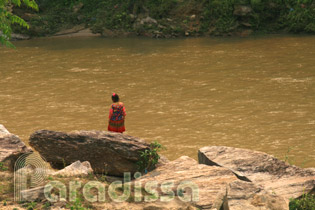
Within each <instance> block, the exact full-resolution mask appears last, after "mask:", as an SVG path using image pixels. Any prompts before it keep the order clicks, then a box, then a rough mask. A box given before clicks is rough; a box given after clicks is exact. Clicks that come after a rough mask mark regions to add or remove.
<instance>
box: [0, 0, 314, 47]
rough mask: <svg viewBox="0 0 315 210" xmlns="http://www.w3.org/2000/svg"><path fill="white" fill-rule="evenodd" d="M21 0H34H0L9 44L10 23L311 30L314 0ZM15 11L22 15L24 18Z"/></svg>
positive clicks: (149, 30) (151, 30)
mask: <svg viewBox="0 0 315 210" xmlns="http://www.w3.org/2000/svg"><path fill="white" fill-rule="evenodd" d="M20 1H22V2H24V4H26V5H28V4H27V2H35V0H0V17H1V18H2V19H3V18H4V17H5V19H6V21H4V22H3V21H2V20H1V22H3V23H4V24H1V26H0V29H1V31H3V30H6V33H5V35H2V36H1V37H2V43H3V44H6V45H10V43H9V42H8V40H9V38H10V36H9V35H10V34H11V31H12V30H11V26H10V24H13V23H18V24H20V25H22V26H24V27H21V26H20V25H17V24H13V25H12V28H13V31H14V32H16V33H22V34H28V35H30V36H46V35H52V34H55V33H56V32H58V31H61V30H64V29H70V28H73V27H74V26H80V27H81V28H82V27H83V28H84V27H88V28H91V29H92V31H93V32H95V33H101V34H105V35H106V34H113V35H118V36H119V35H121V34H125V33H126V34H128V33H132V34H135V35H146V36H152V37H177V36H184V35H197V36H198V35H202V34H210V35H233V34H235V33H238V32H242V31H246V30H250V31H253V32H257V33H261V32H263V33H274V32H292V33H300V32H303V33H315V22H314V19H315V2H314V1H313V0H202V1H200V0H184V1H180V0H54V1H51V0H37V3H38V5H39V12H38V13H35V14H34V11H32V10H30V9H28V8H27V7H25V6H24V7H22V6H21V7H19V6H18V5H19V4H18V2H20ZM3 5H5V6H3ZM9 5H16V6H13V7H12V12H11V13H10V12H9V13H10V14H12V15H11V16H14V18H13V17H12V18H11V19H10V18H9V16H10V15H9V16H8V17H6V16H5V15H4V14H7V13H4V12H3V11H6V12H8V11H11V10H8V6H9ZM30 6H31V7H33V8H36V9H37V7H36V6H35V5H33V4H31V5H30ZM238 6H245V7H247V8H249V12H248V13H246V14H245V15H237V14H235V10H236V8H237V7H238ZM3 8H4V9H3ZM10 8H11V7H10ZM13 13H14V15H13ZM11 16H10V17H11ZM19 16H20V17H23V18H24V17H25V20H26V22H25V21H23V19H19V18H17V17H19ZM146 17H151V18H153V19H154V20H155V21H156V22H155V23H152V22H151V23H146V24H143V22H141V20H143V19H145V18H146ZM28 24H29V25H30V27H29V30H27V28H28ZM8 26H9V27H8ZM4 28H7V29H8V30H7V29H4ZM3 40H6V41H3Z"/></svg>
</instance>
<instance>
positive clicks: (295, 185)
mask: <svg viewBox="0 0 315 210" xmlns="http://www.w3.org/2000/svg"><path fill="white" fill-rule="evenodd" d="M198 159H199V163H202V164H206V165H210V166H221V167H223V168H226V169H230V170H231V171H233V172H234V173H235V174H236V175H237V176H238V177H240V178H241V179H243V180H249V181H251V182H253V183H255V184H257V185H261V186H263V187H264V189H265V190H267V192H269V193H271V194H276V195H280V196H282V197H284V198H285V199H286V201H287V202H289V199H290V198H298V197H300V196H301V195H302V194H303V193H308V192H311V191H313V190H315V170H314V169H302V168H299V167H296V166H291V165H289V164H287V163H286V162H284V161H281V160H279V159H277V158H275V157H273V156H271V155H268V154H266V153H263V152H258V151H252V150H247V149H239V148H232V147H224V146H212V147H203V148H201V149H199V152H198Z"/></svg>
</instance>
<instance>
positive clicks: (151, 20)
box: [140, 16, 157, 25]
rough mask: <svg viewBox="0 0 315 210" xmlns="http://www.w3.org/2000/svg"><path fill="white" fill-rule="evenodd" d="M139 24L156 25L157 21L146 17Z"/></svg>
mask: <svg viewBox="0 0 315 210" xmlns="http://www.w3.org/2000/svg"><path fill="white" fill-rule="evenodd" d="M140 24H141V25H143V24H157V21H156V20H155V19H153V18H151V17H149V16H148V17H146V18H143V19H141V20H140Z"/></svg>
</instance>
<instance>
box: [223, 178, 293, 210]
mask: <svg viewBox="0 0 315 210" xmlns="http://www.w3.org/2000/svg"><path fill="white" fill-rule="evenodd" d="M227 206H228V208H227V209H229V210H244V209H250V210H286V209H287V210H289V205H288V204H287V202H286V200H285V199H284V198H283V197H281V196H277V195H274V194H270V193H268V192H266V191H265V190H264V189H263V188H262V187H260V186H256V185H255V184H254V183H252V182H244V181H241V180H238V181H234V182H231V183H229V185H228V188H227Z"/></svg>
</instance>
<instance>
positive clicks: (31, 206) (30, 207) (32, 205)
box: [23, 201, 37, 210]
mask: <svg viewBox="0 0 315 210" xmlns="http://www.w3.org/2000/svg"><path fill="white" fill-rule="evenodd" d="M36 205H37V203H36V202H33V201H32V202H29V203H25V204H24V205H23V207H25V208H26V209H27V210H35V208H36Z"/></svg>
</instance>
